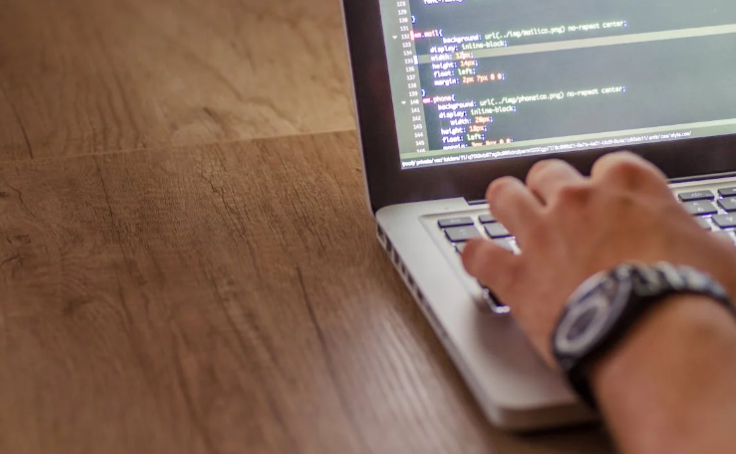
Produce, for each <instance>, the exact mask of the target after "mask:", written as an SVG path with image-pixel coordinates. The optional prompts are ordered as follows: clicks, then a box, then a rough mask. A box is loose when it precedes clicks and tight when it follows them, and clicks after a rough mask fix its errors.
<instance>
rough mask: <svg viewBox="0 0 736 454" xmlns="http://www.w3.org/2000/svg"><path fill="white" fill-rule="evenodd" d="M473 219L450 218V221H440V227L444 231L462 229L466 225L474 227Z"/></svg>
mask: <svg viewBox="0 0 736 454" xmlns="http://www.w3.org/2000/svg"><path fill="white" fill-rule="evenodd" d="M473 224H474V222H473V218H471V217H467V216H465V217H461V218H449V219H440V222H439V225H440V228H442V229H447V228H450V227H462V226H465V225H473Z"/></svg>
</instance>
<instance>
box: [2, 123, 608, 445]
mask: <svg viewBox="0 0 736 454" xmlns="http://www.w3.org/2000/svg"><path fill="white" fill-rule="evenodd" d="M362 194H363V191H362V183H361V174H360V170H359V163H358V157H357V150H356V140H355V137H354V135H353V134H350V133H342V134H325V135H319V136H314V137H311V136H302V137H297V138H290V139H279V140H265V141H256V142H252V143H230V144H227V145H209V146H201V147H190V148H186V149H171V150H159V151H136V152H130V153H118V154H108V155H100V156H94V155H90V156H86V157H78V158H68V159H63V160H36V161H25V162H15V163H5V164H0V365H2V367H0V402H2V403H3V405H0V433H1V434H3V435H2V437H0V452H8V453H11V452H12V453H14V454H25V453H34V454H35V453H47V452H70V453H72V452H73V453H103V452H104V453H130V452H136V453H156V454H165V453H177V454H179V453H242V452H248V453H249V454H255V453H320V454H324V453H340V454H343V453H351V452H356V453H414V452H416V453H448V452H453V453H555V454H556V453H588V452H590V453H601V452H603V453H605V452H611V449H610V447H609V445H608V444H607V443H606V441H605V440H606V439H605V435H604V434H603V433H602V431H601V430H600V429H598V428H589V429H584V430H574V431H568V432H560V433H555V434H541V435H536V436H532V437H517V436H512V435H507V434H503V433H499V432H497V431H495V430H494V429H492V428H491V427H490V426H489V425H488V424H487V423H486V422H485V420H484V419H483V417H482V415H481V413H480V411H479V410H478V408H477V406H476V405H475V404H474V402H473V400H472V398H471V396H470V395H469V393H468V391H467V390H466V387H465V386H464V384H463V383H462V381H461V380H460V378H459V376H458V374H457V373H456V371H455V369H454V368H453V367H452V365H451V363H450V360H449V359H448V357H447V356H446V354H445V353H444V351H443V350H442V348H441V345H440V344H439V342H438V341H437V339H436V338H435V336H434V335H433V333H432V332H431V329H430V327H429V326H428V324H427V323H426V321H425V320H424V318H423V317H422V315H421V312H420V311H419V310H418V308H417V307H416V306H415V304H414V302H413V301H412V299H411V298H410V296H409V294H408V292H407V291H406V290H405V289H404V287H403V285H402V283H401V281H400V280H399V279H398V278H397V277H396V275H395V273H394V272H393V269H392V268H391V266H390V264H389V262H388V260H387V259H386V258H385V257H384V254H383V252H382V250H381V249H380V247H379V246H378V245H377V242H376V241H375V239H374V225H373V222H372V220H371V218H370V216H369V215H368V213H367V210H366V208H365V206H364V201H363V199H362Z"/></svg>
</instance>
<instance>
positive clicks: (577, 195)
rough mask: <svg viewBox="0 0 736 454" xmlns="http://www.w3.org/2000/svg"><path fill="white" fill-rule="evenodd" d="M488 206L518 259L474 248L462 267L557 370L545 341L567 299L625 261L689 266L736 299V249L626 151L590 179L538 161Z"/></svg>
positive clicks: (493, 190)
mask: <svg viewBox="0 0 736 454" xmlns="http://www.w3.org/2000/svg"><path fill="white" fill-rule="evenodd" d="M487 199H488V203H489V204H490V206H491V210H492V211H493V214H494V216H495V217H496V218H497V219H498V220H499V222H501V223H502V224H504V225H505V226H506V228H507V229H508V230H509V231H510V232H511V233H512V234H514V235H515V236H516V239H517V242H518V243H519V245H520V247H521V249H522V254H521V255H519V256H515V255H513V254H512V253H511V252H509V251H507V250H506V249H503V248H501V247H499V246H497V245H495V244H493V243H492V242H490V241H486V240H474V241H472V242H470V243H469V244H468V245H467V246H466V248H465V251H464V253H463V263H464V265H465V268H466V270H467V271H468V272H469V273H470V274H471V275H473V276H474V277H476V278H477V279H478V280H479V281H480V282H482V283H483V284H485V285H487V286H488V287H489V288H490V289H492V290H493V292H494V293H495V294H496V295H497V296H498V297H499V298H500V299H501V300H502V301H503V302H504V303H505V304H507V305H508V306H509V307H510V308H511V312H512V314H513V316H514V317H515V318H516V320H517V322H518V323H519V325H520V326H521V328H522V329H523V330H524V331H525V332H526V334H527V336H528V337H529V339H530V340H531V342H532V344H533V345H534V346H535V348H536V349H537V350H538V351H539V353H540V354H541V355H542V357H543V358H544V359H545V361H546V362H547V363H548V364H549V365H551V366H553V367H556V362H555V361H554V357H553V355H552V351H551V345H550V339H551V336H552V331H553V330H554V328H555V325H556V323H557V321H558V319H559V317H560V315H561V313H562V310H563V308H564V306H565V303H566V302H567V299H568V298H569V296H570V295H571V294H572V292H573V291H574V290H575V289H576V288H577V287H578V286H579V285H580V284H582V283H583V282H584V281H585V280H586V279H587V278H589V277H590V276H592V275H594V274H596V273H598V272H600V271H605V270H609V269H612V268H614V267H616V266H617V265H619V264H621V263H622V262H627V261H637V262H642V263H648V264H653V263H655V262H659V261H667V262H671V263H674V264H678V265H690V266H693V267H695V268H697V269H699V270H702V271H704V272H707V273H710V274H711V275H712V276H713V277H715V278H716V279H717V280H718V281H719V282H720V283H721V284H722V285H723V286H724V287H726V289H727V290H728V291H729V293H730V294H731V295H736V248H734V247H733V245H730V244H728V242H727V241H724V240H723V239H721V238H718V237H716V236H714V235H711V234H708V233H707V232H705V231H703V229H702V228H701V227H700V226H698V224H697V223H696V222H695V221H694V220H693V218H692V216H690V215H689V214H688V213H687V212H686V211H685V209H684V208H683V207H682V206H680V204H679V203H678V202H677V201H676V200H675V199H674V197H673V196H672V192H671V190H670V189H669V188H668V187H667V180H666V178H665V176H664V175H663V174H662V173H661V172H660V171H659V169H657V168H656V167H655V166H653V165H652V164H650V163H648V162H647V161H645V160H644V159H642V158H640V157H638V156H636V155H633V154H631V153H615V154H610V155H607V156H604V157H603V158H601V159H600V160H599V161H598V162H597V163H596V164H595V166H594V167H593V170H592V172H591V177H590V178H585V177H583V176H582V175H581V174H580V173H578V172H577V170H575V169H574V168H573V167H572V166H570V165H569V164H567V163H565V162H563V161H559V160H549V161H542V162H540V163H538V164H537V165H535V166H534V167H533V168H532V169H531V171H530V172H529V175H528V176H527V180H526V186H525V185H524V184H523V183H522V182H521V181H519V180H517V179H515V178H511V177H505V178H501V179H498V180H496V181H494V182H493V183H492V184H491V185H490V187H489V188H488V192H487Z"/></svg>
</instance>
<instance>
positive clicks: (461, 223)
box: [437, 186, 736, 313]
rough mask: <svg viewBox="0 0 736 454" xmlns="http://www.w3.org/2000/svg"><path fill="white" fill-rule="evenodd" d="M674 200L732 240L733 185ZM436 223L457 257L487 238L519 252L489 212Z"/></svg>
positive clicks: (735, 223) (735, 222) (500, 309)
mask: <svg viewBox="0 0 736 454" xmlns="http://www.w3.org/2000/svg"><path fill="white" fill-rule="evenodd" d="M677 199H678V200H679V201H680V203H682V205H683V206H684V208H685V209H686V210H687V211H688V213H690V214H691V215H693V216H694V217H695V220H696V221H697V222H698V224H699V225H700V226H701V227H702V228H703V229H704V230H709V231H712V232H713V233H714V234H716V235H722V236H724V237H726V238H728V239H729V240H730V241H731V242H733V241H734V237H733V236H732V235H733V234H732V233H729V232H733V229H736V186H735V187H726V188H722V189H719V190H718V192H717V194H716V193H714V192H712V191H692V192H680V193H677ZM437 224H438V227H439V228H440V229H441V230H442V231H443V232H444V234H445V237H446V238H447V241H448V242H449V243H450V244H451V245H452V247H453V248H454V249H455V251H457V253H458V254H461V253H462V252H463V249H464V248H465V245H466V244H467V242H468V241H470V240H471V239H473V238H486V239H490V240H492V241H493V242H494V243H496V244H497V245H499V246H501V247H503V248H505V249H507V250H509V251H512V252H514V253H516V254H519V253H520V250H519V247H518V245H517V244H516V241H515V239H514V238H513V237H512V235H511V233H509V231H508V230H507V229H506V227H505V226H503V225H502V224H501V223H499V222H498V221H497V220H496V218H495V217H494V216H493V215H492V214H490V213H487V214H482V215H479V216H462V217H455V218H445V219H440V220H439V221H438V223H437ZM481 288H482V289H483V297H484V299H485V301H486V303H488V305H489V306H490V307H491V309H492V310H493V311H494V312H496V313H507V312H508V311H509V309H508V307H507V306H505V305H504V304H502V303H501V302H500V301H499V300H498V298H496V297H495V296H494V295H493V293H492V292H491V291H490V290H489V289H488V288H486V287H483V286H482V285H481Z"/></svg>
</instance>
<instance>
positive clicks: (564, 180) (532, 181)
mask: <svg viewBox="0 0 736 454" xmlns="http://www.w3.org/2000/svg"><path fill="white" fill-rule="evenodd" d="M583 180H584V177H583V176H582V175H581V174H580V172H578V171H577V170H576V169H575V168H574V167H573V166H571V165H570V164H568V163H566V162H564V161H560V160H559V159H550V160H546V161H539V162H538V163H536V164H534V166H533V167H532V168H531V170H530V171H529V174H528V175H527V177H526V185H527V186H528V187H529V189H530V190H531V191H532V192H533V193H534V195H535V196H537V198H539V200H541V201H542V203H544V204H547V203H549V201H550V200H552V199H553V198H554V197H555V195H556V194H557V192H558V191H559V189H560V188H561V187H563V186H565V185H567V184H570V183H578V182H581V181H583Z"/></svg>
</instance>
